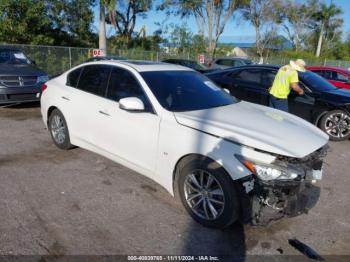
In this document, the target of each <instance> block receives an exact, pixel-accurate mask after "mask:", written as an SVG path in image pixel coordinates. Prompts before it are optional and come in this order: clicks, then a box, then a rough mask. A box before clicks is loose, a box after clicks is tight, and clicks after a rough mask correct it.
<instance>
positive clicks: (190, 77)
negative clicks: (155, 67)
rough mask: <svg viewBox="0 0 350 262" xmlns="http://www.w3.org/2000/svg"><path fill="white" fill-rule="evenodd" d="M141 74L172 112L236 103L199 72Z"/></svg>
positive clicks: (165, 106)
mask: <svg viewBox="0 0 350 262" xmlns="http://www.w3.org/2000/svg"><path fill="white" fill-rule="evenodd" d="M141 75H142V77H143V78H144V80H145V81H146V83H147V85H148V86H149V88H150V89H151V91H152V92H153V94H154V95H155V97H156V98H157V99H158V101H159V103H160V104H161V105H162V106H163V107H164V108H165V109H167V110H170V111H190V110H201V109H207V108H212V107H218V106H224V105H229V104H232V103H235V102H236V100H235V99H234V98H233V97H231V96H230V95H229V94H227V93H226V92H225V91H223V90H222V89H221V88H219V87H217V86H216V85H215V84H214V83H213V82H212V81H210V80H209V79H208V78H207V77H205V76H203V75H201V74H200V73H197V72H192V71H158V72H157V71H156V72H142V73H141Z"/></svg>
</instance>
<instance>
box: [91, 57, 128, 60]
mask: <svg viewBox="0 0 350 262" xmlns="http://www.w3.org/2000/svg"><path fill="white" fill-rule="evenodd" d="M94 59H95V60H126V58H125V57H122V56H96V57H90V58H89V59H88V60H94Z"/></svg>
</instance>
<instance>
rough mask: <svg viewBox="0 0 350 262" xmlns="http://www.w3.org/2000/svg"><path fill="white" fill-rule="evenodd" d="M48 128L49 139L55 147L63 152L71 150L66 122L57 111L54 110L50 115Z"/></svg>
mask: <svg viewBox="0 0 350 262" xmlns="http://www.w3.org/2000/svg"><path fill="white" fill-rule="evenodd" d="M48 128H49V131H50V134H51V138H52V140H53V142H54V143H55V145H56V146H57V147H59V148H60V149H65V150H68V149H71V148H73V146H72V144H71V143H70V138H69V131H68V127H67V122H66V120H65V118H64V116H63V114H62V113H61V111H59V110H58V109H54V110H53V111H52V113H51V114H50V116H49V122H48Z"/></svg>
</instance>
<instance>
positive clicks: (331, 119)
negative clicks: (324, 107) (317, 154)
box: [325, 112, 350, 138]
mask: <svg viewBox="0 0 350 262" xmlns="http://www.w3.org/2000/svg"><path fill="white" fill-rule="evenodd" d="M325 131H326V132H327V134H328V135H330V136H332V137H336V138H344V137H346V136H348V135H349V133H350V116H349V115H348V114H346V113H345V112H337V113H333V114H330V115H329V116H328V117H327V118H326V121H325Z"/></svg>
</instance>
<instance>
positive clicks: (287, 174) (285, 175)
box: [236, 156, 302, 180]
mask: <svg viewBox="0 0 350 262" xmlns="http://www.w3.org/2000/svg"><path fill="white" fill-rule="evenodd" d="M236 157H237V159H238V160H239V161H240V162H241V163H242V164H243V165H244V166H245V167H246V168H247V169H248V170H249V171H251V172H252V173H253V174H255V175H257V176H258V177H259V178H260V179H262V180H274V179H277V180H293V179H295V178H297V177H298V175H301V174H302V171H298V170H295V169H292V168H289V167H283V166H278V165H274V164H262V163H258V162H255V161H251V160H247V159H245V158H243V157H241V156H236Z"/></svg>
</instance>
